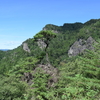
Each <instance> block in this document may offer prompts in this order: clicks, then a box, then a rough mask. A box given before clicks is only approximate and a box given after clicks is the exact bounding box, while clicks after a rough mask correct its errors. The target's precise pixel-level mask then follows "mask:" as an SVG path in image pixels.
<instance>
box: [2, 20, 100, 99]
mask: <svg viewBox="0 0 100 100" xmlns="http://www.w3.org/2000/svg"><path fill="white" fill-rule="evenodd" d="M90 37H91V38H93V40H94V41H95V42H94V44H91V43H89V42H88V39H89V38H90ZM38 39H41V40H42V42H44V43H45V44H46V45H45V46H44V47H45V48H44V49H41V48H40V46H39V45H38ZM80 40H83V41H80ZM75 41H80V43H81V47H82V46H87V45H88V47H91V46H92V47H93V49H89V50H86V49H88V48H87V47H86V49H85V52H84V53H82V52H81V53H80V54H79V55H76V56H71V57H69V56H68V51H69V50H70V48H71V47H73V44H75ZM83 42H85V43H83ZM87 42H88V44H87ZM23 43H26V44H27V46H28V47H27V48H28V49H29V50H30V52H27V51H25V50H24V49H23ZM23 43H22V45H21V46H19V47H18V48H16V49H13V50H8V51H0V80H1V81H0V100H99V98H100V19H96V20H95V19H92V20H90V21H88V22H86V23H84V24H83V23H74V24H68V23H65V24H64V25H63V26H55V25H52V24H48V25H46V26H45V27H44V28H43V30H42V31H40V32H39V33H37V34H36V35H35V36H34V38H31V39H28V40H26V41H25V42H23ZM75 46H76V45H75ZM78 46H79V44H78ZM75 50H77V49H75ZM78 50H79V49H78ZM48 62H49V65H48Z"/></svg>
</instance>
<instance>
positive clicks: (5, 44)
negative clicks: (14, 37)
mask: <svg viewBox="0 0 100 100" xmlns="http://www.w3.org/2000/svg"><path fill="white" fill-rule="evenodd" d="M21 43H22V42H20V41H6V42H2V43H0V49H14V48H16V47H18V46H19V45H21Z"/></svg>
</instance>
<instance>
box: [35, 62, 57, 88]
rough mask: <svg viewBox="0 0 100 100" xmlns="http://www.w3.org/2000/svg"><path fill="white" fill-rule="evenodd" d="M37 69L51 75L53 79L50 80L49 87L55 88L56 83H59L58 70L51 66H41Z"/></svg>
mask: <svg viewBox="0 0 100 100" xmlns="http://www.w3.org/2000/svg"><path fill="white" fill-rule="evenodd" d="M37 68H41V69H42V70H43V71H44V73H46V74H49V75H50V77H51V78H50V79H49V80H48V87H54V85H55V83H56V82H57V81H58V76H59V73H58V69H57V68H54V67H53V66H51V65H50V64H49V65H41V64H39V65H38V67H37ZM37 68H36V69H37ZM36 69H35V70H36Z"/></svg>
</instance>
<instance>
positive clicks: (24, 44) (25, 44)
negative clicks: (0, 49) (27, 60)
mask: <svg viewBox="0 0 100 100" xmlns="http://www.w3.org/2000/svg"><path fill="white" fill-rule="evenodd" d="M23 50H24V51H26V52H29V53H30V52H31V51H30V49H29V47H28V44H27V43H23Z"/></svg>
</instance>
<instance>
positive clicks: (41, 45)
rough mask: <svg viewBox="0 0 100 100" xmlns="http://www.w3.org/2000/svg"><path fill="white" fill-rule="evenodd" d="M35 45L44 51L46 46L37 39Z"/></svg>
mask: <svg viewBox="0 0 100 100" xmlns="http://www.w3.org/2000/svg"><path fill="white" fill-rule="evenodd" d="M37 44H38V46H39V47H40V48H41V49H42V50H43V49H45V48H46V46H47V44H46V43H45V42H44V41H43V40H41V39H38V40H37Z"/></svg>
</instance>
